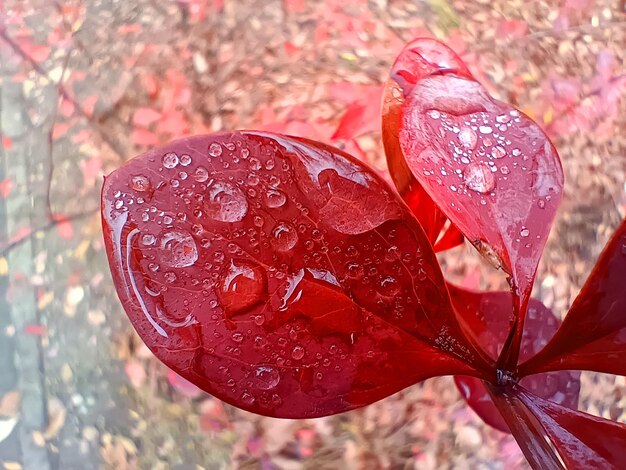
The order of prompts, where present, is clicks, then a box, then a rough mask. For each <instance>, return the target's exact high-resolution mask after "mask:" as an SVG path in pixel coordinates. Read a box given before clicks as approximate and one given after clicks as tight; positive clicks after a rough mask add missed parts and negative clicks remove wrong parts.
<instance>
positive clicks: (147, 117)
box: [133, 108, 161, 127]
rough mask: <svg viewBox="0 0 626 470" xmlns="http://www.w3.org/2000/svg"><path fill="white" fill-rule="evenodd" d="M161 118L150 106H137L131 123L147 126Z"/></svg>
mask: <svg viewBox="0 0 626 470" xmlns="http://www.w3.org/2000/svg"><path fill="white" fill-rule="evenodd" d="M160 118H161V113H160V112H158V111H156V110H155V109H152V108H139V109H137V110H136V111H135V113H134V114H133V124H134V125H135V126H140V127H148V126H149V125H150V124H152V123H153V122H155V121H158V120H159V119H160Z"/></svg>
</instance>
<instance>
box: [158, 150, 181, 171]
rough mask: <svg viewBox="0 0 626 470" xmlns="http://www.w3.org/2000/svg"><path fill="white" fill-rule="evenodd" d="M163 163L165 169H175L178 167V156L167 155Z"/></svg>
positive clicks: (164, 156) (172, 153)
mask: <svg viewBox="0 0 626 470" xmlns="http://www.w3.org/2000/svg"><path fill="white" fill-rule="evenodd" d="M162 163H163V166H164V167H165V168H175V167H176V165H178V155H176V153H174V152H169V153H166V154H165V155H163V160H162Z"/></svg>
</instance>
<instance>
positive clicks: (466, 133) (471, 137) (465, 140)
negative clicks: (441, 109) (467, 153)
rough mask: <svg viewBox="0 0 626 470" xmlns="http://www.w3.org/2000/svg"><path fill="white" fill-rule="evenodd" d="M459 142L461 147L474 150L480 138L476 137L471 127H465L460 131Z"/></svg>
mask: <svg viewBox="0 0 626 470" xmlns="http://www.w3.org/2000/svg"><path fill="white" fill-rule="evenodd" d="M459 141H460V142H461V145H463V147H465V148H466V149H470V150H471V149H473V148H474V147H476V142H477V141H478V137H477V136H476V132H474V130H473V129H471V128H470V127H464V128H462V129H461V130H460V131H459Z"/></svg>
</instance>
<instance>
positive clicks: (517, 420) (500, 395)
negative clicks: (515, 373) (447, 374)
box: [492, 385, 626, 469]
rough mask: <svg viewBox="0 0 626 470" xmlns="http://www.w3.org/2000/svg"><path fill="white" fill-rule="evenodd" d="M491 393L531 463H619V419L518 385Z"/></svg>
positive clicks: (622, 439)
mask: <svg viewBox="0 0 626 470" xmlns="http://www.w3.org/2000/svg"><path fill="white" fill-rule="evenodd" d="M492 393H493V395H494V398H495V400H496V403H497V404H498V407H499V409H500V410H501V411H502V412H503V415H504V416H505V418H506V419H507V422H508V423H509V424H510V425H511V429H512V430H513V435H514V436H515V439H516V440H517V442H518V443H519V444H520V447H521V448H522V450H523V452H524V455H525V456H526V458H527V459H528V461H529V463H530V464H531V466H532V467H533V468H563V465H562V464H561V463H560V462H561V461H562V462H563V463H564V464H565V467H566V468H568V469H587V468H607V469H609V468H621V467H622V466H623V460H624V447H625V446H626V425H624V424H623V423H616V422H614V421H608V420H605V419H602V418H597V417H595V416H592V415H589V414H587V413H582V412H580V411H574V410H570V409H568V408H565V407H562V406H560V405H557V404H555V403H552V402H550V401H547V400H544V399H542V398H539V397H537V396H535V395H533V394H532V393H530V392H528V391H527V390H525V389H524V388H523V387H520V386H519V385H514V386H512V387H511V388H510V389H504V390H497V389H494V390H493V392H492ZM550 441H551V444H552V446H551V445H550V444H549V443H550ZM555 450H556V451H557V452H558V456H557V454H556V453H555Z"/></svg>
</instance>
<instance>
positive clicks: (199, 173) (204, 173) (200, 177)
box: [193, 166, 209, 183]
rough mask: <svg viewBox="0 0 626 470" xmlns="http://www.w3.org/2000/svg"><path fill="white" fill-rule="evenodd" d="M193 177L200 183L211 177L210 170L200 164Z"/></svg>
mask: <svg viewBox="0 0 626 470" xmlns="http://www.w3.org/2000/svg"><path fill="white" fill-rule="evenodd" d="M193 179H194V180H196V181H197V182H198V183H204V182H205V181H206V180H208V179H209V171H208V170H207V169H206V168H204V167H203V166H199V167H198V168H196V171H195V172H194V173H193Z"/></svg>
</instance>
